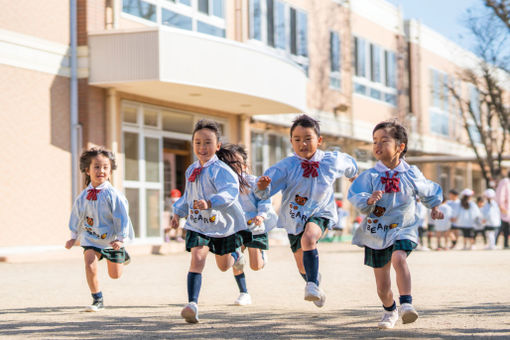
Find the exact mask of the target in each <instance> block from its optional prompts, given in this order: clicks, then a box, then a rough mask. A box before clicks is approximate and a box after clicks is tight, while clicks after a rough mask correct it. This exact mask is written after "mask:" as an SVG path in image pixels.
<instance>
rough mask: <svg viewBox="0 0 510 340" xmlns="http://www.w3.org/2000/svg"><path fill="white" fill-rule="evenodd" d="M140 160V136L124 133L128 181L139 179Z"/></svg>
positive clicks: (125, 166) (125, 167)
mask: <svg viewBox="0 0 510 340" xmlns="http://www.w3.org/2000/svg"><path fill="white" fill-rule="evenodd" d="M138 159H139V153H138V134H137V133H131V132H124V172H125V178H126V179H127V180H133V181H137V180H138V179H139V175H138V173H139V170H138V166H139V164H138Z"/></svg>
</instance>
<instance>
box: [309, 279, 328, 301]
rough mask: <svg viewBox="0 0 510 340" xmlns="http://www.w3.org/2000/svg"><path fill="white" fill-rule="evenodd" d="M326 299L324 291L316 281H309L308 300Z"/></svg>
mask: <svg viewBox="0 0 510 340" xmlns="http://www.w3.org/2000/svg"><path fill="white" fill-rule="evenodd" d="M321 299H326V297H325V294H324V292H323V291H322V289H320V288H319V286H317V285H316V284H315V282H307V283H306V286H305V300H306V301H320V300H321Z"/></svg>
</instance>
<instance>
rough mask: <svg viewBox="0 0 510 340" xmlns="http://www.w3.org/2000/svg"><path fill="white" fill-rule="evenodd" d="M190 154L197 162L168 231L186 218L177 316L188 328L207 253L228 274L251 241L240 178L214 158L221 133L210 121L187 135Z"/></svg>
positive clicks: (194, 320) (194, 316)
mask: <svg viewBox="0 0 510 340" xmlns="http://www.w3.org/2000/svg"><path fill="white" fill-rule="evenodd" d="M192 143H193V153H194V154H195V156H196V157H197V158H198V160H197V161H196V162H194V163H193V164H191V165H190V166H189V168H188V169H187V170H186V181H187V182H186V190H185V191H184V195H183V196H182V197H181V198H180V199H179V200H178V201H177V202H175V203H174V216H173V218H172V222H171V224H172V227H173V228H177V227H179V219H180V218H181V217H186V218H187V219H186V224H185V226H184V228H185V229H186V230H187V231H186V250H187V251H189V252H191V265H190V268H189V272H188V279H187V281H188V302H189V303H188V304H186V305H185V306H184V308H183V309H182V311H181V316H182V317H183V318H184V320H186V322H189V323H197V322H198V321H199V319H198V306H197V303H198V295H199V292H200V287H201V285H202V271H203V269H204V266H205V262H206V258H207V254H208V252H209V251H210V252H212V253H213V254H215V258H216V265H217V266H218V268H219V269H220V270H221V271H223V272H224V271H227V270H229V269H230V268H231V267H232V265H234V263H235V262H236V261H238V262H239V261H241V257H242V253H241V252H237V251H236V249H237V248H239V247H240V246H241V245H242V244H243V243H245V242H248V241H249V240H251V235H250V234H249V233H246V232H244V233H243V232H242V231H243V230H245V229H246V219H245V217H244V211H243V209H242V207H241V204H240V202H239V183H243V181H244V180H243V178H242V174H241V173H236V172H234V171H233V170H232V169H231V168H230V167H229V166H228V165H227V164H225V163H223V162H222V161H220V160H219V159H218V157H217V156H216V152H218V151H219V150H220V148H221V142H220V129H219V127H218V125H217V124H216V123H215V122H213V121H208V120H200V121H199V122H197V124H196V125H195V128H194V130H193V134H192Z"/></svg>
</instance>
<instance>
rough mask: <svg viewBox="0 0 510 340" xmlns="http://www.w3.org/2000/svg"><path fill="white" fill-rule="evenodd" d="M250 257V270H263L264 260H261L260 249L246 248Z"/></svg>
mask: <svg viewBox="0 0 510 340" xmlns="http://www.w3.org/2000/svg"><path fill="white" fill-rule="evenodd" d="M248 254H249V256H250V268H251V269H252V270H254V271H257V270H261V269H262V268H264V259H263V258H262V249H259V248H248Z"/></svg>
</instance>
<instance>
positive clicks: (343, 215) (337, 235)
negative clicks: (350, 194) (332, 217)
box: [322, 200, 349, 242]
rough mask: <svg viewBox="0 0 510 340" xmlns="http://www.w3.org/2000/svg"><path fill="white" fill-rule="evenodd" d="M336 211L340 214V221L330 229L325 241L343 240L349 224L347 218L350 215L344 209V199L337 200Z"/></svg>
mask: <svg viewBox="0 0 510 340" xmlns="http://www.w3.org/2000/svg"><path fill="white" fill-rule="evenodd" d="M335 203H336V212H337V214H338V221H337V223H336V225H335V226H334V227H333V228H332V229H331V230H328V232H327V235H326V237H324V238H323V239H322V240H323V241H325V242H340V241H342V235H343V232H344V229H345V226H346V225H347V218H348V217H349V212H348V211H347V210H346V209H344V207H343V202H342V200H336V201H335Z"/></svg>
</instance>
